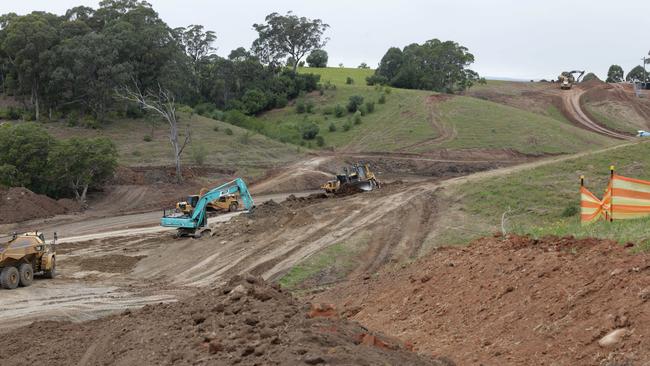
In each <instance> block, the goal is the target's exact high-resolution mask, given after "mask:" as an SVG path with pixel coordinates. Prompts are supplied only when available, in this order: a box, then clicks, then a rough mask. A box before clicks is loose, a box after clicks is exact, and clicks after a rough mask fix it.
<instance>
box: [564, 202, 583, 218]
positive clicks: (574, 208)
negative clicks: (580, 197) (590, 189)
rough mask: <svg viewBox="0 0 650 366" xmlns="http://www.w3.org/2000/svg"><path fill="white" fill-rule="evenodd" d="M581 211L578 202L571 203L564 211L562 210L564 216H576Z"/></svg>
mask: <svg viewBox="0 0 650 366" xmlns="http://www.w3.org/2000/svg"><path fill="white" fill-rule="evenodd" d="M578 212H580V208H579V207H578V205H576V204H573V203H572V204H570V205H569V206H567V207H565V208H564V211H562V215H561V216H562V217H571V216H575V215H577V214H578Z"/></svg>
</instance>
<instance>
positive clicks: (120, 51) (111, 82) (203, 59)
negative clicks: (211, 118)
mask: <svg viewBox="0 0 650 366" xmlns="http://www.w3.org/2000/svg"><path fill="white" fill-rule="evenodd" d="M292 17H295V16H290V18H291V19H293V18H292ZM297 19H298V25H299V26H300V27H299V29H303V28H304V27H305V25H303V24H302V21H303V20H304V19H303V18H297ZM310 22H311V23H310V24H312V25H314V24H319V25H318V27H317V28H318V29H325V28H326V25H323V24H322V22H320V21H318V22H317V23H315V22H316V21H310ZM309 27H312V26H307V28H309ZM312 28H313V27H312ZM269 31H273V34H272V35H267V36H268V37H271V36H275V35H277V34H278V32H280V30H277V29H270V30H269ZM280 33H281V32H280ZM320 34H322V32H321V33H318V34H317V35H311V37H309V39H307V40H304V39H303V40H302V41H303V43H304V42H307V43H309V44H310V45H318V46H322V45H323V44H324V41H321V40H320V38H319V37H320ZM280 36H281V34H280ZM215 40H216V35H215V34H214V33H213V32H211V31H206V30H204V29H203V27H202V26H199V25H190V26H188V27H186V28H175V29H171V28H170V27H169V26H168V25H167V24H166V23H165V22H164V21H162V20H161V19H160V18H159V16H158V14H157V13H156V11H154V9H153V8H152V7H151V5H150V4H149V3H147V2H144V1H136V0H103V1H101V2H100V3H99V8H98V9H92V8H89V7H85V6H78V7H75V8H72V9H70V10H68V11H67V12H66V13H65V14H64V15H63V16H58V15H55V14H51V13H46V12H32V13H30V14H27V15H22V16H19V15H16V14H14V13H10V14H5V15H3V16H1V17H0V91H1V92H2V93H4V94H8V95H13V96H15V97H16V98H17V99H18V100H19V101H21V102H22V103H23V104H24V107H25V109H26V110H28V111H29V114H28V115H27V116H23V117H24V118H26V119H37V120H38V119H41V118H42V116H43V115H46V116H47V117H49V118H51V119H56V118H59V117H61V116H62V115H68V114H69V113H70V112H71V111H75V113H77V114H79V115H81V116H86V115H91V116H92V117H93V118H95V119H96V120H98V121H100V122H101V121H103V120H105V119H106V118H107V117H108V116H109V115H111V114H118V113H119V114H122V115H124V114H127V113H130V114H131V115H135V116H137V115H138V113H133V111H132V109H133V108H132V107H129V106H128V105H127V106H125V105H124V102H123V101H119V100H116V98H114V90H115V89H116V88H117V87H120V86H122V85H131V86H137V87H138V88H139V89H141V90H158V88H159V85H160V86H162V87H163V88H165V89H167V90H170V91H171V92H172V93H173V94H174V95H175V97H176V101H178V102H181V103H184V104H189V105H195V104H199V103H202V102H207V103H211V104H214V105H215V106H216V107H217V108H220V109H233V108H236V109H241V110H243V111H245V112H246V113H249V114H255V113H258V112H260V111H263V110H265V109H269V108H274V107H277V106H283V105H285V104H286V103H287V100H288V99H291V98H294V97H295V96H297V95H298V94H299V93H300V92H301V91H311V90H314V89H315V88H316V84H317V82H318V77H317V76H309V75H307V76H296V75H295V73H291V72H283V71H282V69H281V68H280V66H278V65H276V64H271V65H264V64H262V62H261V61H260V59H259V57H258V56H254V55H252V54H251V53H249V52H248V51H247V50H245V49H244V48H239V49H236V50H234V51H232V53H231V54H230V55H229V57H227V58H223V57H219V56H217V55H215V54H214V48H213V46H212V44H213V42H214V41H215ZM299 41H300V39H299ZM269 42H270V41H269ZM269 42H261V41H260V42H257V43H256V45H257V46H256V50H257V51H258V52H259V53H260V54H263V51H264V49H263V48H264V47H271V46H273V47H276V48H277V47H280V46H279V45H276V44H275V43H269ZM305 47H307V48H306V49H308V48H309V47H311V46H309V45H305ZM267 51H268V52H271V51H272V50H267ZM274 52H280V51H278V49H276V50H275V51H274ZM276 56H278V55H277V54H276ZM296 56H299V55H298V54H297V55H296ZM278 57H279V56H278ZM298 60H299V58H298Z"/></svg>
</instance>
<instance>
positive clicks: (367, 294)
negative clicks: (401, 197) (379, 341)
mask: <svg viewBox="0 0 650 366" xmlns="http://www.w3.org/2000/svg"><path fill="white" fill-rule="evenodd" d="M628 246H629V248H628V247H624V246H621V245H619V244H617V243H615V242H612V241H606V240H596V239H584V240H577V239H573V238H553V237H550V238H545V239H542V240H534V239H531V238H528V237H519V236H509V237H508V238H506V239H504V238H500V237H495V238H484V239H481V240H478V241H476V242H474V243H473V244H472V245H471V246H469V247H467V248H447V249H439V250H437V251H435V252H434V253H433V254H431V255H428V256H426V257H424V258H422V259H420V260H418V261H416V262H414V263H412V264H410V265H409V266H399V267H396V268H392V269H386V270H384V271H381V272H380V273H379V274H378V276H376V277H371V276H365V277H362V278H359V279H355V280H350V281H348V282H345V283H344V284H341V285H339V286H337V287H335V288H333V289H331V290H329V291H327V292H325V293H321V294H318V295H317V296H315V300H316V301H333V302H337V303H338V304H339V307H340V308H342V311H343V312H344V314H346V315H347V316H349V317H350V319H353V320H357V321H359V322H360V323H361V324H363V325H364V326H367V327H369V328H371V329H376V330H378V331H381V332H385V333H387V334H391V335H394V336H397V337H399V338H400V339H401V340H402V341H405V342H412V344H413V345H414V347H415V350H416V351H418V352H421V353H423V354H428V355H432V354H433V355H437V354H443V355H444V354H449V355H453V357H454V359H455V360H456V362H458V363H459V364H461V365H479V364H484V365H645V363H644V362H647V361H648V360H650V257H648V255H647V254H633V253H632V252H633V250H634V247H633V246H632V244H629V245H628Z"/></svg>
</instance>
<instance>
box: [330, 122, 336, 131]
mask: <svg viewBox="0 0 650 366" xmlns="http://www.w3.org/2000/svg"><path fill="white" fill-rule="evenodd" d="M328 129H329V130H330V132H336V125H335V124H334V122H332V123H330V126H329V128H328Z"/></svg>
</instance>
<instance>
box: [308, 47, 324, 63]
mask: <svg viewBox="0 0 650 366" xmlns="http://www.w3.org/2000/svg"><path fill="white" fill-rule="evenodd" d="M327 59H328V55H327V52H326V51H324V50H313V51H311V53H310V54H309V56H307V64H308V65H309V67H327Z"/></svg>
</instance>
